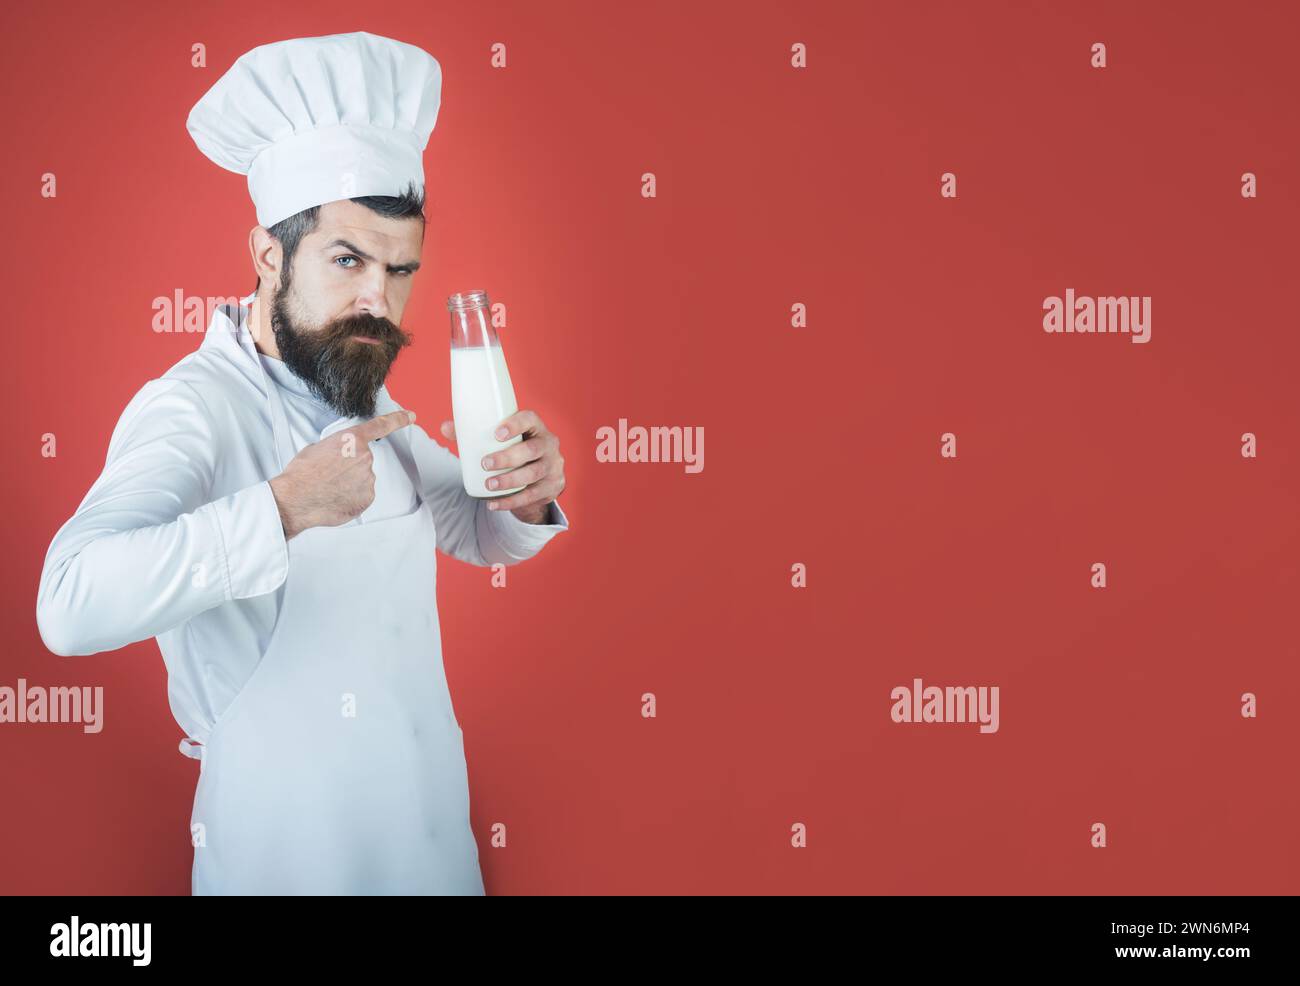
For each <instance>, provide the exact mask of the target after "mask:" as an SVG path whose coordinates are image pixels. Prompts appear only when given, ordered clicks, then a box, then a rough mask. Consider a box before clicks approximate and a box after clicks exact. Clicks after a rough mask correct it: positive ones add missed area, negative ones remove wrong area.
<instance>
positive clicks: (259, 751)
mask: <svg viewBox="0 0 1300 986" xmlns="http://www.w3.org/2000/svg"><path fill="white" fill-rule="evenodd" d="M267 387H268V392H269V394H270V401H269V403H270V409H271V420H272V428H273V430H274V433H275V443H276V451H277V454H278V456H279V459H280V467H281V469H283V468H284V467H285V466H286V465H287V464H288V463H289V461H290V459H292V458H293V448H292V445H291V441H290V432H289V426H288V423H287V421H286V419H285V416H284V407H283V404H282V403H281V399H280V395H279V393H278V390H277V388H276V385H275V384H274V382H272V381H270V380H268V381H267ZM390 447H391V448H393V449H394V450H396V449H397V448H398V447H399V446H397V445H392V446H390ZM403 465H404V466H406V467H407V469H408V470H410V471H412V473H413V474H414V463H409V462H406V461H405V460H403ZM436 544H437V541H436V536H435V530H434V524H433V515H432V513H431V511H430V509H429V507H428V505H427V504H425V503H424V501H423V500H421V501H420V506H419V507H418V508H417V509H416V510H415V511H413V512H412V513H410V514H407V515H405V516H401V517H396V518H391V519H386V520H378V521H373V522H369V523H364V524H350V525H345V526H340V527H313V528H309V529H308V530H306V531H303V532H302V533H300V534H298V535H297V536H296V537H294V538H293V539H291V540H290V541H289V542H288V549H289V574H288V578H287V581H286V583H285V591H284V597H283V600H282V603H281V608H280V613H279V618H278V620H277V622H276V624H275V629H274V631H273V632H272V634H271V639H270V642H269V643H268V645H267V648H266V652H265V653H264V654H263V656H262V659H261V661H260V662H259V663H258V665H257V667H256V668H255V669H254V670H253V673H252V675H251V676H250V677H249V679H248V681H247V682H246V683H245V685H244V687H243V688H242V689H241V690H240V691H239V693H238V694H237V695H236V696H235V698H234V700H233V701H232V702H231V703H230V705H229V706H228V707H227V708H226V710H225V711H224V712H222V713H221V714H220V715H219V716H218V717H217V719H216V721H215V722H214V723H213V726H212V729H211V730H210V731H209V733H208V735H207V736H206V737H205V738H204V740H203V742H202V744H201V746H198V749H199V751H200V768H199V781H198V788H197V790H196V792H195V797H194V810H193V814H192V815H191V819H190V820H191V832H195V831H201V833H202V837H203V838H202V840H200V839H198V838H196V839H195V840H194V841H195V842H199V843H200V844H199V845H196V846H195V849H194V870H193V892H194V893H195V894H482V893H483V892H484V888H483V880H482V876H481V874H480V871H479V863H478V845H477V843H476V842H475V840H474V835H473V832H472V831H471V828H470V818H469V779H468V776H467V771H466V764H465V750H464V738H463V734H462V733H461V729H460V726H459V724H458V723H457V721H456V716H455V713H454V711H453V709H452V703H451V695H450V693H449V692H448V689H447V678H446V674H445V672H444V670H443V665H442V656H441V655H442V648H441V643H440V632H441V631H440V627H439V622H438V611H437V606H436V599H435V589H436V575H437V565H436V558H435V553H436ZM185 742H186V741H182V749H183V751H184V743H185ZM190 742H193V741H192V740H191V741H190ZM196 745H197V744H196ZM191 749H194V747H193V746H192V747H191ZM185 752H187V754H188V755H193V754H192V753H189V752H188V751H185ZM199 824H201V825H202V826H203V829H202V830H196V828H195V826H196V825H199ZM204 841H205V842H206V844H202V843H203V842H204Z"/></svg>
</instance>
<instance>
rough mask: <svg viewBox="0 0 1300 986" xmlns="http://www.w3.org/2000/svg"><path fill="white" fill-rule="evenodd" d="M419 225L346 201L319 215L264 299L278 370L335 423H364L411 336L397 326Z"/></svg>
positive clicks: (419, 239) (419, 241)
mask: <svg viewBox="0 0 1300 986" xmlns="http://www.w3.org/2000/svg"><path fill="white" fill-rule="evenodd" d="M423 240H424V224H423V223H421V222H420V220H419V219H389V218H386V217H384V216H381V215H379V214H378V213H376V212H372V211H371V210H370V209H367V208H366V207H365V206H362V205H358V204H357V203H355V202H349V201H347V200H343V201H339V202H329V203H327V204H325V205H323V206H321V209H320V219H319V222H318V224H317V226H316V229H315V230H313V231H312V232H311V233H309V234H307V235H306V236H304V237H303V238H302V240H301V241H300V242H299V244H298V249H297V251H296V252H295V253H294V255H293V259H292V262H291V264H290V265H289V266H288V267H285V268H284V269H283V272H282V274H281V278H280V287H279V290H278V291H276V292H275V294H274V296H273V298H272V301H271V312H270V314H271V329H272V331H274V333H275V344H276V346H277V347H278V348H279V350H280V358H281V359H282V360H284V363H285V365H286V366H287V367H288V368H289V369H290V370H291V371H292V372H293V373H295V374H297V375H298V376H299V377H301V378H302V379H303V380H305V381H306V382H307V384H308V386H309V387H310V389H311V390H312V392H313V393H314V394H316V396H317V397H319V398H320V399H321V400H323V401H325V402H326V403H328V404H329V405H330V406H331V407H333V408H334V409H335V410H336V411H337V412H338V413H339V414H340V415H341V416H343V417H362V418H368V417H371V416H372V415H374V413H375V395H376V394H377V393H378V391H379V388H380V386H381V385H382V384H383V382H384V380H385V379H386V378H387V376H388V370H389V368H390V367H391V366H392V365H393V361H394V360H396V359H397V354H398V353H399V352H400V351H401V349H402V348H403V347H404V346H408V345H410V343H411V338H410V336H409V335H407V334H406V333H405V332H403V331H402V330H401V329H400V328H398V326H399V325H400V323H401V321H402V310H403V309H404V308H405V307H406V302H407V299H409V298H410V295H411V280H412V278H413V277H414V274H415V270H416V269H417V268H418V267H419V266H420V263H419V260H420V248H421V246H422V245H423Z"/></svg>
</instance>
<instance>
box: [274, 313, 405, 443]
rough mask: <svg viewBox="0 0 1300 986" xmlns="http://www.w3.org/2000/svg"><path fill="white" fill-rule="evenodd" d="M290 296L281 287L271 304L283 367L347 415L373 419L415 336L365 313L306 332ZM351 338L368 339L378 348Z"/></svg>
mask: <svg viewBox="0 0 1300 986" xmlns="http://www.w3.org/2000/svg"><path fill="white" fill-rule="evenodd" d="M287 293H288V288H287V287H286V288H282V289H281V290H280V291H277V292H276V294H275V297H274V298H273V299H272V301H271V330H272V331H273V332H274V333H275V344H276V346H278V347H279V349H280V359H282V360H283V361H284V365H285V366H287V367H288V368H289V370H290V371H291V372H292V373H293V374H294V375H295V376H297V377H299V378H301V379H302V380H303V381H304V382H305V383H306V384H307V387H308V389H309V390H310V391H311V392H312V393H313V394H315V395H316V397H317V398H318V399H319V400H322V401H324V402H325V403H326V404H328V405H329V406H330V407H332V408H333V409H334V410H335V411H337V412H338V413H339V414H340V415H342V416H343V417H345V418H351V417H357V418H370V417H373V416H374V413H375V396H376V394H378V392H379V388H380V387H381V386H383V383H384V380H385V379H386V378H387V376H388V370H389V368H390V367H391V366H392V365H393V361H394V360H396V359H397V354H398V353H399V352H401V350H402V348H403V347H404V346H409V345H410V343H411V337H410V336H409V335H407V334H406V333H405V332H403V331H402V330H401V329H400V328H398V327H397V326H396V325H394V324H393V323H392V322H390V321H388V319H386V318H376V317H375V316H374V315H370V314H367V313H364V312H363V313H362V314H360V315H353V316H350V317H348V318H342V319H338V320H337V321H334V322H328V323H326V325H325V326H324V327H323V328H321V329H317V330H312V329H304V328H302V327H301V326H299V325H297V324H296V323H295V322H294V320H293V317H292V316H291V315H290V314H289V310H288V306H287V305H286V304H285V295H286V294H287ZM352 336H370V337H371V338H372V339H378V340H379V344H378V345H376V344H374V343H370V342H360V341H358V340H356V339H353V338H352Z"/></svg>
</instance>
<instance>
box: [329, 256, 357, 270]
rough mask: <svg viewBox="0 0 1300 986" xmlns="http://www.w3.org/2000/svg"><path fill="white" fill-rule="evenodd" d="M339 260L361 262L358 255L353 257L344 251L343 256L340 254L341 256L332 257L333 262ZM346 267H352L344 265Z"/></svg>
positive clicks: (349, 268) (348, 268)
mask: <svg viewBox="0 0 1300 986" xmlns="http://www.w3.org/2000/svg"><path fill="white" fill-rule="evenodd" d="M340 260H355V261H356V262H357V263H361V260H360V258H359V257H354V256H352V255H351V254H348V253H345V254H344V255H343V256H341V257H335V258H334V262H335V263H338V262H339V261H340ZM346 269H347V270H351V269H352V268H351V267H346Z"/></svg>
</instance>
